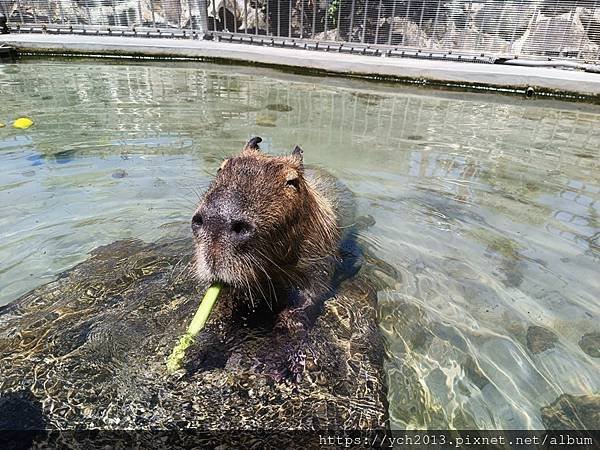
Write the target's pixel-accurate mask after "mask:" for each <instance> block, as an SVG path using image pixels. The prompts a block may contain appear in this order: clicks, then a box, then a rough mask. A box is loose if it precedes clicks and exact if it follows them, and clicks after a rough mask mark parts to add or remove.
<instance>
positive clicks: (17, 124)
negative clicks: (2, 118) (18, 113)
mask: <svg viewBox="0 0 600 450" xmlns="http://www.w3.org/2000/svg"><path fill="white" fill-rule="evenodd" d="M31 125H33V120H31V119H30V118H29V117H19V118H18V119H17V120H15V121H14V122H13V127H14V128H19V129H21V130H26V129H27V128H29V127H30V126H31Z"/></svg>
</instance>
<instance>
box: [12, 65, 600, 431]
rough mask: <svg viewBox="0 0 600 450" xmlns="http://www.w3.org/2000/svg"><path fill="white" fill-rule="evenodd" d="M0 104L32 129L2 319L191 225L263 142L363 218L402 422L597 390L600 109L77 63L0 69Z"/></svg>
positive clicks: (395, 417) (457, 422)
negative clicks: (232, 167)
mask: <svg viewBox="0 0 600 450" xmlns="http://www.w3.org/2000/svg"><path fill="white" fill-rule="evenodd" d="M0 105H1V107H0V123H5V124H10V122H11V121H12V120H13V119H14V118H16V117H18V116H23V115H25V116H29V117H31V118H32V119H33V120H34V122H35V125H34V126H33V127H32V128H30V129H28V130H25V131H17V130H14V129H12V128H10V127H9V126H7V127H4V128H0V169H1V171H0V236H2V240H1V241H0V261H2V263H1V265H0V305H2V304H6V303H8V302H11V301H12V300H14V299H16V298H17V297H18V296H19V295H21V294H23V293H24V292H27V291H28V290H30V289H32V288H33V287H35V286H37V285H40V284H42V283H44V282H46V281H49V280H51V279H52V278H53V277H55V276H56V275H57V274H58V273H60V272H61V271H63V270H65V269H67V268H69V267H72V266H73V265H74V264H76V263H78V262H80V261H82V260H84V259H86V255H87V254H88V252H89V251H91V250H92V249H94V248H95V247H97V246H99V245H102V244H107V243H110V242H113V241H115V240H117V239H122V238H127V237H137V238H141V239H143V240H146V241H153V240H156V239H158V238H159V237H162V236H167V235H171V234H173V235H175V234H181V233H182V232H187V230H188V223H189V220H190V217H191V214H192V212H193V208H194V205H195V202H196V201H197V199H198V196H199V195H200V193H201V192H202V189H203V188H204V187H205V186H206V184H207V183H208V181H209V180H210V176H211V174H213V173H214V172H215V171H216V169H217V167H218V166H219V163H220V160H221V159H222V158H223V157H225V156H226V155H229V154H230V153H232V152H235V151H237V150H238V149H239V148H240V146H241V144H242V143H243V141H245V140H246V139H247V138H249V137H250V136H253V135H259V136H262V138H263V139H264V145H263V148H264V149H266V150H267V151H270V152H275V153H279V152H284V151H289V150H290V149H291V148H292V147H293V145H294V144H296V143H298V144H300V145H302V147H303V148H304V151H305V161H306V162H307V163H311V164H317V165H321V166H323V167H325V168H327V169H328V170H330V171H331V172H333V173H334V174H335V175H337V176H338V177H339V178H341V179H342V180H343V181H344V182H345V183H346V184H347V185H348V186H349V187H350V188H351V189H352V190H353V191H354V192H355V193H356V194H357V198H358V208H359V213H360V214H361V215H362V216H371V217H372V218H373V219H374V222H375V224H374V225H372V226H371V227H370V228H369V229H368V230H366V231H364V232H363V233H362V235H361V242H362V245H363V246H364V247H365V249H366V250H367V251H368V252H370V253H372V254H375V255H376V256H377V258H378V259H380V260H382V261H383V262H384V264H383V263H382V264H381V270H379V272H380V276H381V278H382V279H383V280H384V281H385V283H386V284H387V285H388V286H389V288H388V289H385V290H382V291H381V292H380V293H379V300H380V304H381V327H382V330H383V332H384V334H385V337H386V340H387V350H388V361H387V364H386V366H387V374H388V379H389V384H390V392H389V400H390V416H391V422H392V425H393V426H395V427H412V428H414V427H417V428H423V427H428V428H437V429H442V428H448V427H450V428H509V429H520V428H543V427H544V426H545V425H546V426H547V425H548V424H547V423H546V422H547V421H548V420H549V419H548V418H547V417H546V416H547V411H548V410H547V409H545V408H546V407H547V406H548V405H550V404H552V403H553V402H555V401H556V399H557V398H559V397H560V396H561V394H572V395H574V396H579V395H582V394H595V395H597V394H598V393H599V392H600V326H599V325H598V324H599V323H600V321H599V319H600V276H599V273H598V272H599V270H598V267H599V266H598V264H599V262H600V225H599V224H600V162H599V161H600V145H599V144H600V107H594V106H590V105H583V104H566V103H558V102H549V101H545V102H542V101H539V100H538V101H527V100H525V99H519V98H515V97H506V96H494V95H492V94H485V95H479V94H457V93H443V92H439V91H427V90H424V89H412V88H407V87H402V86H389V85H379V84H373V83H366V82H365V83H363V82H350V81H344V80H337V79H319V78H309V77H306V78H301V77H295V76H287V75H282V74H278V73H276V72H270V71H264V70H262V71H254V70H252V69H240V68H237V67H218V66H209V65H192V64H189V65H182V66H180V67H177V66H176V65H173V64H170V65H169V66H166V65H162V66H160V65H152V66H150V65H111V64H97V63H84V62H81V63H76V64H72V63H71V64H65V63H59V62H57V63H48V62H45V63H40V62H35V63H21V64H17V65H0ZM370 222H372V221H370ZM543 417H544V418H543ZM573 420H575V421H577V420H578V419H577V418H574V419H573ZM581 426H583V425H581Z"/></svg>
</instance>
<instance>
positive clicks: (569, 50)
mask: <svg viewBox="0 0 600 450" xmlns="http://www.w3.org/2000/svg"><path fill="white" fill-rule="evenodd" d="M0 13H3V14H4V15H6V16H7V17H8V19H9V24H10V26H11V29H12V30H13V32H28V31H34V32H35V31H43V32H69V33H77V32H79V33H88V32H91V33H97V34H122V35H124V36H130V35H140V34H141V35H146V36H150V37H151V36H171V37H192V38H195V37H203V36H204V37H216V38H218V39H220V40H225V41H228V40H229V41H235V42H248V43H259V44H260V43H262V44H269V45H292V46H301V47H306V48H313V49H314V48H316V49H326V50H327V49H328V50H332V49H337V50H340V51H344V50H348V51H360V52H362V53H365V54H375V55H381V54H384V53H386V54H387V55H389V56H395V55H397V56H421V57H423V56H424V55H425V56H426V57H441V58H447V57H448V56H450V55H453V56H452V57H453V58H457V59H460V58H458V56H460V55H469V56H473V57H474V58H475V59H477V58H479V59H481V58H482V57H484V58H485V57H487V58H490V57H492V58H515V57H521V58H527V59H540V58H543V59H553V60H556V59H560V60H574V61H577V62H586V63H592V64H597V63H598V62H599V60H600V0H507V1H499V0H478V1H477V0H0ZM457 55H458V56H457Z"/></svg>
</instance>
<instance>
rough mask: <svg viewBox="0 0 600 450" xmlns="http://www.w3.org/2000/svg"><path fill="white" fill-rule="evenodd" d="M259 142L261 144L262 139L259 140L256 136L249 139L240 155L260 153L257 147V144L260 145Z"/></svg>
mask: <svg viewBox="0 0 600 450" xmlns="http://www.w3.org/2000/svg"><path fill="white" fill-rule="evenodd" d="M261 142H262V138H260V137H258V136H255V137H253V138H250V140H249V141H248V142H246V145H245V146H244V148H243V149H242V153H244V152H257V151H260V147H259V146H258V144H260V143H261Z"/></svg>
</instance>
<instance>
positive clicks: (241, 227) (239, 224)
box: [231, 220, 254, 237]
mask: <svg viewBox="0 0 600 450" xmlns="http://www.w3.org/2000/svg"><path fill="white" fill-rule="evenodd" d="M253 231H254V227H253V226H252V225H251V224H249V223H248V222H245V221H243V220H232V221H231V232H232V234H233V235H234V236H236V237H250V235H251V234H252V232H253Z"/></svg>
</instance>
